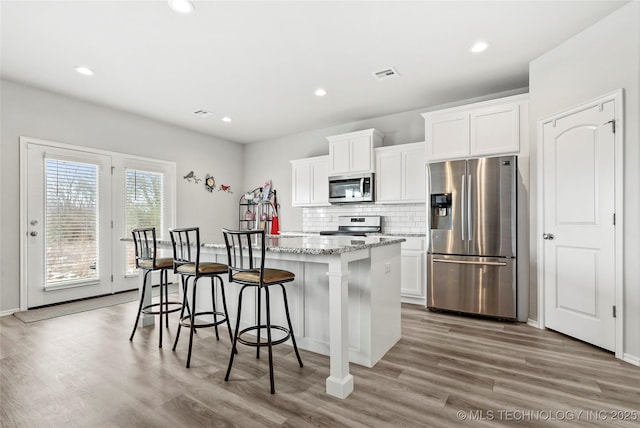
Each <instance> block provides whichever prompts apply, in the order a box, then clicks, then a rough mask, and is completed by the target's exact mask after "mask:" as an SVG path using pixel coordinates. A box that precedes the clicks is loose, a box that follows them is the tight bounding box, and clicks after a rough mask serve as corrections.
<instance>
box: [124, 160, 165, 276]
mask: <svg viewBox="0 0 640 428" xmlns="http://www.w3.org/2000/svg"><path fill="white" fill-rule="evenodd" d="M125 176H126V177H125V222H126V230H127V236H130V235H131V230H132V229H135V228H139V227H155V228H156V231H157V235H158V236H161V235H162V231H163V230H164V225H163V213H164V204H165V201H164V175H163V174H162V173H158V172H152V171H143V170H138V169H126V170H125ZM134 257H135V254H134V248H133V244H132V243H131V244H129V245H127V251H126V258H127V259H126V274H127V275H132V274H135V273H136V265H135V259H134Z"/></svg>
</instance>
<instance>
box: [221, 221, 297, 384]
mask: <svg viewBox="0 0 640 428" xmlns="http://www.w3.org/2000/svg"><path fill="white" fill-rule="evenodd" d="M222 233H223V235H224V241H225V244H226V246H227V257H228V266H229V283H232V282H235V283H238V284H240V285H241V286H242V288H241V289H240V294H239V297H238V315H237V318H236V329H235V332H234V335H233V347H232V350H231V357H230V358H229V367H228V368H227V374H226V376H225V377H224V380H225V381H228V380H229V375H230V374H231V367H232V366H233V359H234V356H235V354H236V353H237V348H236V345H237V342H240V343H242V344H243V345H247V346H254V347H256V358H260V348H261V347H263V346H266V347H267V348H268V350H269V381H270V383H271V393H272V394H273V393H275V392H276V390H275V385H274V380H273V355H272V347H273V346H274V345H279V344H281V343H284V342H286V341H287V340H289V338H291V342H292V343H293V349H294V351H295V353H296V357H297V358H298V363H299V364H300V367H302V366H303V364H302V359H301V358H300V353H299V352H298V346H297V345H296V338H295V335H294V334H293V326H292V325H291V317H290V316H289V304H288V302H287V292H286V290H285V288H284V285H283V284H284V283H286V282H291V281H293V280H294V279H295V275H294V274H293V273H291V272H289V271H286V270H281V269H269V268H265V267H264V261H265V257H264V256H265V244H266V243H265V231H264V230H253V231H246V230H229V229H222ZM254 249H255V253H257V254H254ZM258 256H259V257H260V259H259V260H257V257H258ZM276 284H277V285H279V286H280V288H282V298H283V300H284V310H285V315H286V316H287V324H288V328H287V327H283V326H279V325H272V324H271V305H270V297H269V287H270V286H272V285H276ZM248 287H252V288H257V294H258V299H257V301H258V306H257V317H256V325H254V326H250V327H247V328H244V329H242V330H240V331H238V330H239V329H240V315H241V313H242V294H243V293H244V291H245V290H246V289H247V288H248ZM262 291H264V295H265V307H266V320H265V321H266V323H265V324H262V321H261V316H260V315H261V314H260V312H261V305H260V296H261V292H262ZM263 329H264V330H265V331H266V333H267V341H266V342H263V341H261V337H260V332H261V330H263ZM272 330H278V331H281V332H283V333H284V337H282V338H280V339H277V340H272V337H271V332H272ZM250 331H251V332H253V331H255V333H256V339H255V340H247V339H244V338H243V337H242V335H243V334H245V333H247V332H250Z"/></svg>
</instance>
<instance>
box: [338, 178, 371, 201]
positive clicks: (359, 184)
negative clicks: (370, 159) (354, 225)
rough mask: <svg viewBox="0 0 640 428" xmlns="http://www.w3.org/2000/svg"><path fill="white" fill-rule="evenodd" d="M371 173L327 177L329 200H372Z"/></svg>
mask: <svg viewBox="0 0 640 428" xmlns="http://www.w3.org/2000/svg"><path fill="white" fill-rule="evenodd" d="M373 184H374V180H373V174H367V175H358V176H336V177H329V202H331V203H332V204H343V203H349V202H373V195H374V192H373Z"/></svg>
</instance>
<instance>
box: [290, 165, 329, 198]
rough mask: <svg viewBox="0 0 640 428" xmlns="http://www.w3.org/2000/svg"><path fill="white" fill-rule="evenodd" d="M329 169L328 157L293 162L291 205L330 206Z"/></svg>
mask: <svg viewBox="0 0 640 428" xmlns="http://www.w3.org/2000/svg"><path fill="white" fill-rule="evenodd" d="M328 167H329V158H328V157H327V156H318V157H314V158H306V159H298V160H292V161H291V191H292V194H291V205H293V206H294V207H304V206H321V205H329V183H328Z"/></svg>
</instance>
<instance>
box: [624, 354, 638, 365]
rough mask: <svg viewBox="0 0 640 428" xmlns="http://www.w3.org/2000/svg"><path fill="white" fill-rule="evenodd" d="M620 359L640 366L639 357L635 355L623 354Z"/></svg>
mask: <svg viewBox="0 0 640 428" xmlns="http://www.w3.org/2000/svg"><path fill="white" fill-rule="evenodd" d="M622 361H625V362H627V363H629V364H633V365H634V366H638V367H640V357H636V356H635V355H630V354H623V355H622Z"/></svg>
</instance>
